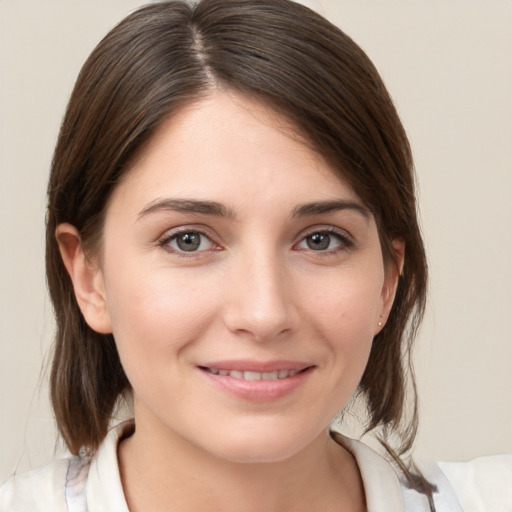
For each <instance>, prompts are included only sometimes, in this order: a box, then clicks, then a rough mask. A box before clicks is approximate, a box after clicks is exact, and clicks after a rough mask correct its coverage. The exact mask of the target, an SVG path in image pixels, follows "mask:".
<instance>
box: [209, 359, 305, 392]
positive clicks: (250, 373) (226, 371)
mask: <svg viewBox="0 0 512 512" xmlns="http://www.w3.org/2000/svg"><path fill="white" fill-rule="evenodd" d="M313 368H314V366H313V365H311V364H307V363H302V362H297V361H271V362H255V361H240V360H238V361H215V362H211V363H206V364H204V365H201V366H199V369H200V370H201V371H202V373H203V375H204V376H205V377H206V378H207V379H208V380H209V381H210V382H211V383H212V384H213V385H215V386H217V387H218V388H219V389H221V390H222V391H225V392H227V393H229V394H232V395H234V396H236V397H238V398H242V399H245V400H250V401H257V402H267V401H272V400H277V399H279V398H282V397H284V396H286V395H288V394H290V393H292V392H293V391H294V390H296V389H297V388H298V387H300V386H301V385H302V384H303V383H304V382H305V380H306V379H307V378H308V377H309V375H310V374H311V372H312V370H313Z"/></svg>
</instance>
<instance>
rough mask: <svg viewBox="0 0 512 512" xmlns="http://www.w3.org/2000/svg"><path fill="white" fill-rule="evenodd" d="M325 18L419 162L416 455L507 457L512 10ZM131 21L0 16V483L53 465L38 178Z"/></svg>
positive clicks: (501, 5) (6, 2)
mask: <svg viewBox="0 0 512 512" xmlns="http://www.w3.org/2000/svg"><path fill="white" fill-rule="evenodd" d="M313 3H316V4H317V5H318V3H319V2H313ZM322 4H323V10H324V13H325V14H327V16H328V17H329V18H330V19H331V20H333V21H334V22H335V23H337V24H338V25H339V26H340V27H341V28H342V29H343V30H344V31H345V32H347V33H348V34H349V35H350V36H352V37H353V39H355V41H356V42H358V43H359V44H360V45H361V46H362V47H363V49H364V50H365V51H367V53H368V54H369V55H370V57H371V58H372V59H373V61H374V63H375V64H376V66H377V68H378V69H379V70H380V72H381V74H382V76H383V78H384V80H385V82H386V84H387V85H388V88H389V90H390V92H391V94H392V96H393V98H394V99H395V102H396V105H397V108H398V110H399V113H400V114H401V117H402V120H403V122H404V124H405V127H406V129H407V131H408V134H409V136H410V139H411V143H412V146H413V151H414V155H415V158H416V167H417V171H418V176H419V197H420V206H421V210H422V223H423V230H424V234H425V239H426V243H427V249H428V254H429V261H430V268H431V293H430V302H429V308H428V311H427V315H426V319H425V323H424V328H423V331H422V333H421V335H420V339H419V340H418V351H417V357H416V367H417V374H418V383H419V393H420V406H421V429H420V434H419V438H418V443H417V452H418V454H419V455H420V456H423V457H432V458H436V459H459V460H461V459H467V458H471V457H475V456H478V455H482V454H487V453H495V452H503V451H509V450H512V398H511V390H512V335H511V319H512V314H511V312H512V270H511V263H512V59H511V58H510V55H511V50H512V30H511V28H512V2H510V1H508V0H501V1H500V0H494V1H493V2H484V1H483V0H480V1H463V0H433V1H430V2H428V3H426V2H425V3H422V2H417V1H413V0H409V1H406V0H394V1H389V2H381V1H380V0H357V1H356V0H353V1H343V0H322ZM138 5H141V2H137V1H130V0H109V1H108V2H104V1H103V0H89V1H87V2H79V1H77V0H46V1H44V2H41V1H40V0H0V73H1V74H0V173H1V174H0V175H1V185H0V244H1V249H0V340H1V342H0V411H1V412H0V454H1V455H0V481H1V480H4V479H5V478H6V477H7V476H8V475H9V474H10V473H11V472H12V471H13V470H14V469H15V468H18V469H19V470H22V469H26V468H28V467H31V466H35V465H39V464H41V463H42V462H44V461H45V460H47V459H48V458H50V457H51V455H52V453H53V448H54V444H55V431H54V426H53V419H52V416H51V412H50V410H49V407H48V400H47V392H48V389H47V384H46V382H47V372H44V371H43V372H42V373H41V367H42V364H43V362H44V361H45V360H46V358H47V353H48V348H49V346H50V344H51V339H52V333H53V321H52V316H51V306H50V304H49V300H48V298H47V296H46V289H45V280H44V208H45V185H46V180H47V175H48V169H49V165H50V160H51V154H52V151H53V146H54V143H55V140H56V136H57V132H58V128H59V124H60V120H61V117H62V114H63V112H64V108H65V105H66V102H67V99H68V97H69V94H70V91H71V88H72V85H73V83H74V80H75V77H76V75H77V73H78V70H79V68H80V66H81V65H82V63H83V61H84V60H85V58H86V57H87V55H88V54H89V53H90V51H91V50H92V48H93V46H94V45H95V44H96V43H97V42H98V41H99V39H100V38H101V37H102V36H103V35H104V34H105V33H106V31H107V30H108V29H109V28H111V27H112V26H113V25H114V23H115V22H117V21H118V20H120V19H121V18H122V17H123V16H124V15H125V14H127V13H128V12H130V11H131V10H132V9H133V8H135V7H137V6H138Z"/></svg>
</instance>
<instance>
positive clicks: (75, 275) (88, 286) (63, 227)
mask: <svg viewBox="0 0 512 512" xmlns="http://www.w3.org/2000/svg"><path fill="white" fill-rule="evenodd" d="M55 237H56V239H57V242H58V244H59V249H60V254H61V257H62V261H63V263H64V266H65V267H66V270H67V272H68V274H69V277H70V278H71V281H72V283H73V289H74V291H75V297H76V300H77V303H78V306H79V307H80V310H81V311H82V314H83V315H84V318H85V321H86V322H87V324H88V325H89V327H90V328H91V329H93V330H95V331H96V332H99V333H102V334H110V333H111V332H112V325H111V321H110V314H109V311H108V307H107V300H106V293H105V286H104V280H103V274H102V271H101V269H100V268H99V266H98V265H96V264H93V263H92V262H91V261H89V259H88V258H87V257H86V255H85V254H84V252H83V249H82V245H81V239H80V234H79V233H78V230H77V229H76V228H75V227H74V226H72V225H71V224H59V225H58V226H57V229H56V230H55Z"/></svg>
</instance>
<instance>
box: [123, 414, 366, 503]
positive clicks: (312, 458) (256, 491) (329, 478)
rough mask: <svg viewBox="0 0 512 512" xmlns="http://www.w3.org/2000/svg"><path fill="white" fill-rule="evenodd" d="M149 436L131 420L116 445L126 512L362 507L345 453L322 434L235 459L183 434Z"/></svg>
mask: <svg viewBox="0 0 512 512" xmlns="http://www.w3.org/2000/svg"><path fill="white" fill-rule="evenodd" d="M166 434H167V435H165V436H160V435H158V433H156V435H155V430H154V429H153V428H151V429H148V430H146V429H145V428H144V425H139V424H138V423H137V430H136V432H135V433H134V434H133V435H132V436H131V437H129V438H127V439H125V440H124V441H122V442H121V443H120V445H119V450H118V457H119V466H120V472H121V479H122V482H123V487H124V491H125V496H126V500H127V503H128V506H129V509H130V511H131V512H142V511H145V510H152V511H155V512H156V511H158V512H160V511H162V512H163V511H164V510H165V511H167V510H169V504H172V508H173V509H175V510H180V512H189V511H190V512H192V511H197V510H203V511H205V512H206V511H212V512H213V511H219V510H222V511H223V512H256V511H258V512H260V511H261V510H265V512H277V511H282V510H303V509H306V510H308V511H310V512H313V511H317V510H318V511H322V512H330V511H331V510H332V511H335V510H336V511H339V510H340V508H341V507H340V505H343V510H344V511H360V510H364V492H363V488H362V483H361V480H360V476H359V471H358V469H357V464H356V463H355V461H354V459H353V457H352V455H351V454H349V453H348V452H347V451H346V450H345V449H344V448H342V447H341V446H339V445H338V444H336V443H335V442H334V441H333V440H332V439H330V437H329V435H328V433H327V432H325V433H323V434H322V435H321V436H319V437H318V438H317V439H315V440H314V441H313V442H312V443H311V444H310V445H309V446H307V447H306V448H304V449H303V450H302V451H300V453H297V454H295V455H293V456H292V457H290V458H288V459H286V460H283V461H277V462H265V463H261V462H259V463H239V462H232V461H228V460H224V459H220V458H218V457H216V456H214V455H212V454H209V453H205V452H204V451H202V450H201V449H200V448H198V447H197V446H195V445H192V444H190V443H189V442H187V441H186V440H184V439H183V438H179V437H178V436H176V435H173V434H169V433H168V432H167V433H166Z"/></svg>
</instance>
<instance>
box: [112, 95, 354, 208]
mask: <svg viewBox="0 0 512 512" xmlns="http://www.w3.org/2000/svg"><path fill="white" fill-rule="evenodd" d="M120 195H125V196H126V195H129V196H130V201H131V202H133V203H136V204H141V203H144V202H148V201H151V200H155V199H157V198H159V197H165V196H169V197H170V196H172V197H175V196H178V197H179V196H185V197H193V198H199V199H208V200H210V199H214V200H217V201H220V202H225V201H228V202H230V203H233V204H232V205H233V207H235V208H236V207H242V206H244V205H246V204H247V202H248V201H249V200H250V201H255V200H258V201H259V202H260V206H261V207H263V206H268V207H272V206H273V205H274V206H275V204H276V203H279V204H280V203H282V202H283V201H285V202H286V201H289V202H291V203H292V202H295V203H297V202H303V203H305V202H308V201H311V200H312V199H314V200H329V199H339V196H340V195H341V196H343V198H344V199H353V200H355V199H357V195H356V194H355V193H354V191H353V190H352V189H351V187H350V186H349V185H348V184H347V183H346V181H345V180H344V179H343V177H342V176H341V174H340V173H339V172H337V171H335V170H334V169H333V168H332V167H331V166H330V165H329V164H328V163H327V162H326V161H325V159H324V158H323V157H322V156H321V155H320V154H319V153H318V152H316V151H314V150H313V149H312V148H311V145H309V144H308V143H307V142H306V141H305V140H304V138H303V137H301V135H300V134H299V133H298V131H297V130H295V129H294V127H293V126H292V125H291V123H290V122H289V121H288V120H287V118H286V117H285V116H283V115H282V114H280V113H278V112H277V111H276V110H274V109H272V108H271V107H269V106H268V105H265V104H263V103H261V102H259V101H257V100H254V99H250V98H247V97H244V96H241V95H238V94H236V93H233V92H215V93H213V94H211V95H210V96H208V97H206V98H204V99H202V100H200V101H198V102H195V103H193V104H190V105H188V106H186V107H184V108H182V109H180V110H179V111H178V112H176V113H175V114H173V115H172V116H170V117H169V118H168V119H167V120H166V121H164V123H163V124H162V125H161V126H160V127H159V128H158V129H157V130H156V132H155V134H154V135H153V136H152V138H151V139H150V140H149V142H148V143H147V144H146V146H145V147H144V148H143V149H142V150H141V151H140V153H139V154H138V155H137V158H136V159H135V160H134V161H133V162H132V165H131V168H130V170H129V171H128V172H127V173H126V175H125V179H124V180H123V181H122V182H121V183H120V184H119V185H118V187H117V189H116V191H115V192H114V196H117V197H119V196H120Z"/></svg>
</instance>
